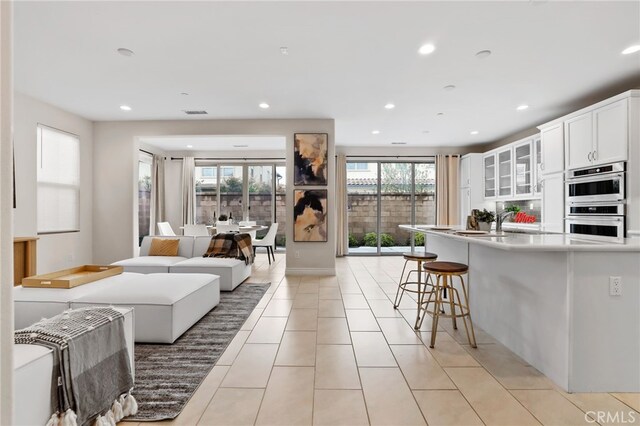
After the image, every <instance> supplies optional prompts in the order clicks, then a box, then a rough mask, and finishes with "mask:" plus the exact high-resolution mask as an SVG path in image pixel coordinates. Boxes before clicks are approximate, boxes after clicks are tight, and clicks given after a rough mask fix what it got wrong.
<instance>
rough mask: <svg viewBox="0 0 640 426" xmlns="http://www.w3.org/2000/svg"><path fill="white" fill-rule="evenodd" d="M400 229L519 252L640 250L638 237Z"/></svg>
mask: <svg viewBox="0 0 640 426" xmlns="http://www.w3.org/2000/svg"><path fill="white" fill-rule="evenodd" d="M399 227H400V228H401V229H405V230H407V231H411V232H421V233H424V234H433V235H439V236H443V237H446V238H451V239H454V240H459V241H464V242H466V243H474V244H480V245H485V246H489V247H494V248H498V249H502V250H521V251H607V252H609V251H620V252H640V238H624V239H621V240H619V241H605V240H599V239H592V238H589V237H587V236H575V235H570V234H533V233H513V232H506V233H501V234H496V233H495V232H494V231H491V232H490V233H489V234H488V236H465V235H459V234H456V233H455V231H456V230H464V227H462V226H458V227H455V226H453V227H451V228H452V229H451V230H450V231H436V230H434V229H431V228H433V226H429V225H414V226H412V225H399Z"/></svg>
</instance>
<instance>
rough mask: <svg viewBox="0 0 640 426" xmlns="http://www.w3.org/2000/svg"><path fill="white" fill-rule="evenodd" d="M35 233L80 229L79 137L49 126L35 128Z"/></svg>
mask: <svg viewBox="0 0 640 426" xmlns="http://www.w3.org/2000/svg"><path fill="white" fill-rule="evenodd" d="M37 139H38V141H37V154H38V159H37V162H38V170H37V195H38V196H37V203H38V204H37V212H38V213H37V218H38V219H37V220H38V233H39V234H49V233H60V232H74V231H79V230H80V139H79V138H78V136H76V135H73V134H71V133H67V132H63V131H61V130H57V129H53V128H51V127H47V126H43V125H38V129H37Z"/></svg>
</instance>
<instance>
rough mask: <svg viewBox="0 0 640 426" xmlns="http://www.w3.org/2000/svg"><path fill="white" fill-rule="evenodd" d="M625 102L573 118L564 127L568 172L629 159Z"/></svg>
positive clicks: (614, 103)
mask: <svg viewBox="0 0 640 426" xmlns="http://www.w3.org/2000/svg"><path fill="white" fill-rule="evenodd" d="M628 120H629V116H628V100H627V99H621V100H618V101H616V102H613V103H611V104H609V105H605V106H602V107H600V108H597V109H594V110H593V111H589V112H587V113H585V114H582V115H579V116H577V117H573V118H571V119H569V120H567V121H565V123H564V127H565V137H566V141H567V144H566V147H565V151H566V157H565V158H566V166H567V169H568V170H573V169H578V168H580V167H589V166H597V165H601V164H607V163H612V162H615V161H627V159H628V146H629V144H628V141H629V139H628V138H629V133H628V132H629V126H628Z"/></svg>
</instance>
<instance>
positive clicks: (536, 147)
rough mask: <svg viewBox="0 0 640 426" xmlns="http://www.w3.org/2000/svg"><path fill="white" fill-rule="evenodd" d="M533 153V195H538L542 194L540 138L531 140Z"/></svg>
mask: <svg viewBox="0 0 640 426" xmlns="http://www.w3.org/2000/svg"><path fill="white" fill-rule="evenodd" d="M533 153H534V154H535V156H534V160H533V165H534V167H533V172H534V176H535V179H534V184H533V193H534V195H540V194H541V193H542V140H541V139H540V137H536V138H534V139H533Z"/></svg>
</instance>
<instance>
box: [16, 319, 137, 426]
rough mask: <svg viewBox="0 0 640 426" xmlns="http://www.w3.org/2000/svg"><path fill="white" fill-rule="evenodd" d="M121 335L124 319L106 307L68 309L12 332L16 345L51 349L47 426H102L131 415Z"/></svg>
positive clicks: (129, 376)
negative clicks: (51, 364)
mask: <svg viewBox="0 0 640 426" xmlns="http://www.w3.org/2000/svg"><path fill="white" fill-rule="evenodd" d="M124 333H125V330H124V316H123V315H122V313H120V312H119V311H117V310H115V309H113V308H110V307H93V308H86V309H75V310H71V309H70V310H68V311H65V312H63V313H62V314H60V315H57V316H55V317H52V318H49V319H43V320H42V321H40V322H37V323H35V324H33V325H31V326H29V327H27V328H25V329H22V330H17V331H16V332H15V335H14V341H15V343H17V344H31V345H40V346H45V347H47V348H50V349H52V350H53V360H54V363H53V374H52V377H53V383H52V389H55V390H56V391H55V392H52V401H51V412H52V413H53V415H52V416H51V419H49V422H48V423H47V425H58V424H62V425H65V426H66V425H69V426H76V425H81V426H85V425H98V426H102V425H106V424H115V423H116V422H118V421H120V420H121V419H122V418H123V417H125V416H127V415H130V414H135V413H136V412H137V410H138V405H137V402H136V400H135V399H134V398H133V396H132V395H131V390H132V388H133V375H132V374H131V364H130V363H129V352H128V350H127V342H126V340H125V334H124Z"/></svg>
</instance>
